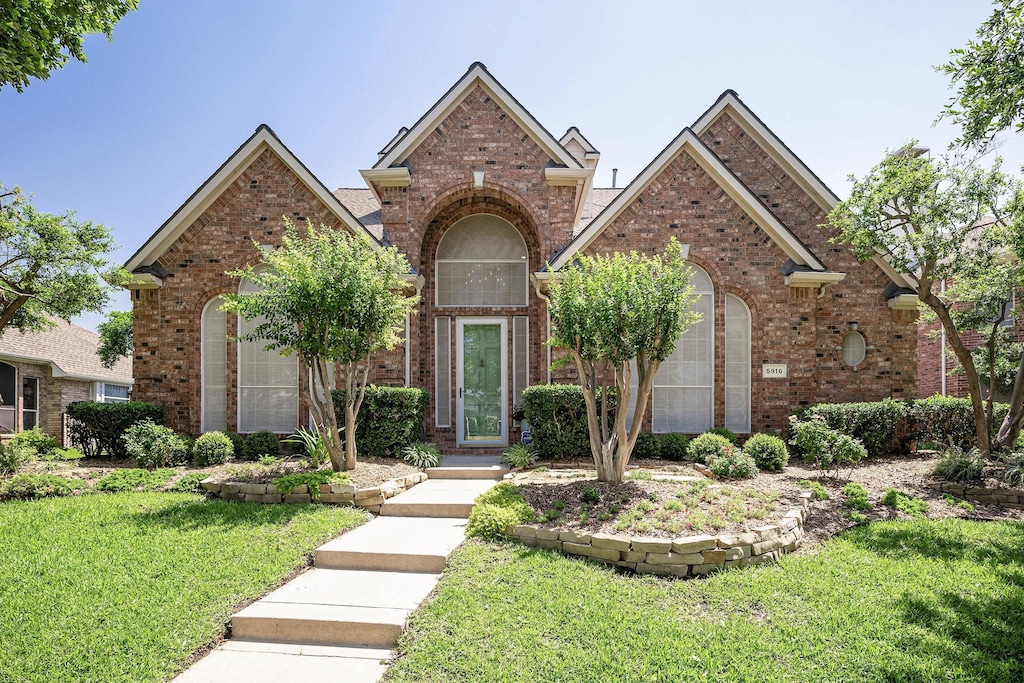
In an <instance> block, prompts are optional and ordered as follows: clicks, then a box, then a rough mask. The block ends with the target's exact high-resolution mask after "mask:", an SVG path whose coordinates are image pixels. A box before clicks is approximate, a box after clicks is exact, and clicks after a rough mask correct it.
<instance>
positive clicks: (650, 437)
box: [630, 432, 661, 460]
mask: <svg viewBox="0 0 1024 683" xmlns="http://www.w3.org/2000/svg"><path fill="white" fill-rule="evenodd" d="M660 455H661V448H660V447H659V444H658V436H657V435H656V434H651V433H650V432H640V433H639V434H637V435H636V442H635V443H634V444H633V452H632V453H631V454H630V457H633V458H643V459H645V460H650V459H652V458H657V457H659V456H660Z"/></svg>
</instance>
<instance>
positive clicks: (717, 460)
mask: <svg viewBox="0 0 1024 683" xmlns="http://www.w3.org/2000/svg"><path fill="white" fill-rule="evenodd" d="M707 465H708V467H709V468H710V469H711V471H712V472H714V473H715V474H717V475H718V476H720V477H729V478H730V479H750V478H752V477H756V476H757V464H756V463H755V462H754V459H753V458H752V457H750V456H749V455H747V454H746V453H744V452H743V451H741V450H740V449H738V448H736V447H735V446H727V447H726V448H725V451H724V452H723V453H721V454H716V453H713V454H711V455H709V456H708V457H707Z"/></svg>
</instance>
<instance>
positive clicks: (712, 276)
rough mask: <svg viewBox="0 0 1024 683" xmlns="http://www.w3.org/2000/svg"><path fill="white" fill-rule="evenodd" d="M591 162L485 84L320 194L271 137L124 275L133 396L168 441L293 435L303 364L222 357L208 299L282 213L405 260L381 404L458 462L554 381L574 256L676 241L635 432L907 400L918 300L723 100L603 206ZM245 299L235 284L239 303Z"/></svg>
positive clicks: (220, 319)
mask: <svg viewBox="0 0 1024 683" xmlns="http://www.w3.org/2000/svg"><path fill="white" fill-rule="evenodd" d="M599 160H600V154H599V152H598V151H597V149H596V148H595V147H594V146H593V145H592V144H591V143H590V141H588V140H587V138H585V137H584V136H583V135H582V134H581V133H580V132H579V131H578V130H577V129H576V128H570V129H569V130H568V131H567V132H566V134H565V135H563V136H562V137H561V138H557V139H556V138H555V137H554V136H552V135H551V134H550V133H549V132H548V131H547V130H546V129H545V128H544V127H543V126H542V125H541V124H540V123H539V122H537V121H536V120H535V119H534V118H533V117H532V115H530V113H529V112H528V111H526V110H525V109H524V108H523V107H522V105H521V104H520V103H519V102H518V101H517V100H516V99H515V98H513V97H512V96H511V95H510V94H509V93H508V92H507V91H506V90H505V89H504V88H503V87H502V86H501V84H500V83H498V82H497V81H496V80H495V79H494V77H493V76H492V75H491V74H490V73H489V72H488V71H487V70H486V68H484V67H483V66H482V65H480V64H474V65H473V66H472V67H470V69H469V71H468V72H467V73H466V74H465V76H464V77H463V78H462V79H460V80H459V81H458V82H457V83H456V84H455V85H453V86H452V88H451V89H450V90H449V91H448V92H447V93H446V94H445V95H444V96H443V97H442V98H441V99H440V100H439V101H438V102H437V103H436V104H435V105H434V106H433V107H431V109H430V110H429V111H427V113H426V114H424V115H423V116H422V117H421V118H420V119H419V120H418V121H417V123H416V124H415V125H413V126H412V127H411V128H409V129H405V128H403V129H402V130H400V131H399V134H398V135H396V136H395V138H394V139H393V140H392V141H390V142H389V143H388V144H387V145H386V146H385V147H384V149H382V150H381V152H380V154H379V155H378V160H377V162H376V164H374V165H373V166H372V167H371V168H368V169H365V170H364V171H362V175H363V178H364V180H365V181H366V184H367V188H366V189H344V188H343V189H339V190H336V191H335V192H333V193H331V192H329V191H327V190H326V188H325V187H324V186H323V184H322V183H320V182H319V181H318V180H317V179H316V178H315V177H314V176H313V175H312V174H311V173H310V172H309V171H308V169H306V168H305V166H303V165H302V164H301V162H299V161H298V160H297V159H296V158H295V157H294V156H293V155H292V154H291V153H290V152H289V151H288V149H287V148H286V147H285V146H284V145H283V144H282V143H281V142H280V140H279V139H278V138H277V137H276V136H275V135H274V134H273V133H272V132H271V131H270V130H269V128H266V127H265V126H262V127H261V128H260V129H258V130H257V132H256V133H255V134H254V135H253V136H252V137H251V138H250V139H249V140H248V141H247V142H246V143H245V144H243V146H242V147H241V148H239V150H238V151H237V152H236V153H235V154H234V155H232V157H231V158H229V159H228V161H227V162H225V165H224V166H222V167H221V169H219V170H218V171H217V172H216V173H215V174H214V175H213V176H212V177H211V178H210V180H209V181H207V183H205V184H204V185H203V186H202V187H201V188H200V189H199V190H197V192H196V193H195V194H194V195H193V196H192V197H191V198H190V199H189V200H188V201H186V203H185V204H184V205H183V206H182V207H181V209H179V210H178V212H176V213H175V215H174V216H172V217H171V218H170V219H169V220H168V222H167V223H165V224H164V226H162V227H161V228H160V229H159V230H158V231H157V232H156V233H155V234H154V235H153V237H152V238H151V239H150V240H149V241H148V242H147V243H146V244H145V245H144V246H143V247H142V248H141V249H140V250H139V252H137V253H136V254H135V256H133V257H132V259H131V260H130V261H129V263H128V264H127V265H128V268H129V270H131V271H132V272H133V273H135V276H136V283H135V285H133V294H132V298H133V302H134V309H135V321H136V322H135V325H136V327H135V379H136V389H135V396H136V397H137V398H140V399H142V400H149V401H154V402H156V403H160V404H162V405H163V406H164V407H165V409H166V413H167V419H168V424H169V425H170V426H172V427H174V428H176V429H179V430H182V431H186V432H190V433H198V432H200V431H209V430H212V429H231V430H236V431H243V432H245V431H255V430H256V429H271V430H273V431H275V432H279V433H286V432H290V431H291V430H293V429H294V428H295V427H296V426H298V425H299V424H306V423H307V422H308V416H307V415H306V414H305V410H304V408H303V405H302V401H301V392H302V391H303V390H304V385H305V383H306V381H307V377H306V373H305V372H304V371H301V370H300V368H299V367H298V366H297V362H296V361H295V359H294V358H291V359H286V358H281V357H278V356H276V355H275V354H268V353H266V352H264V351H262V350H261V349H260V348H259V347H258V345H253V344H244V343H242V344H236V343H235V342H233V341H232V340H231V339H232V336H233V335H235V334H236V333H237V331H238V324H239V322H238V321H237V319H235V317H234V316H225V315H224V314H223V313H221V312H220V311H219V308H218V305H217V302H218V297H219V295H221V294H223V293H224V292H229V291H236V288H237V287H238V286H239V284H238V282H237V281H235V280H232V279H231V278H228V277H227V276H226V275H225V274H224V273H225V271H228V270H234V269H236V268H239V267H240V266H242V265H245V264H246V263H250V262H253V261H254V259H255V257H256V253H255V251H254V250H253V249H252V246H251V245H252V240H253V239H255V240H257V241H258V242H259V243H261V244H268V245H274V244H278V243H279V241H280V238H281V234H282V232H283V229H282V220H281V217H282V216H286V217H289V218H291V219H293V220H297V221H304V220H305V219H306V218H309V219H310V220H312V221H314V223H323V224H324V225H327V226H329V227H332V228H335V229H344V230H350V231H353V232H355V233H359V234H364V235H366V236H367V238H368V239H370V240H372V241H373V242H374V243H375V244H378V245H379V244H389V245H394V246H395V247H397V248H398V249H399V250H400V251H402V252H403V253H404V254H405V255H406V256H407V258H408V260H409V262H410V264H411V266H412V268H413V270H414V274H413V275H414V276H415V282H416V286H417V290H418V292H419V294H420V303H419V305H418V307H417V310H416V314H415V315H413V316H410V319H409V321H408V323H407V334H406V340H407V341H406V344H405V345H404V346H402V347H399V348H398V349H396V351H395V352H393V353H389V354H384V355H382V356H380V357H378V358H375V359H374V361H373V363H372V365H371V379H372V381H374V382H376V383H378V384H392V385H402V384H406V385H411V386H417V387H422V388H425V389H428V390H429V391H430V392H431V402H430V407H429V409H428V413H427V420H426V430H427V437H428V439H430V440H431V441H433V442H435V443H437V444H438V445H440V446H442V447H444V448H446V449H448V450H449V451H452V450H457V449H466V450H471V449H474V448H490V449H494V448H498V447H500V446H502V445H504V444H506V443H508V442H509V441H512V440H516V439H518V437H519V431H518V430H519V428H520V425H519V424H517V423H515V422H514V421H513V420H512V418H511V415H512V412H513V407H514V406H515V405H516V404H517V403H518V402H519V401H520V400H521V398H520V397H521V394H522V390H523V389H524V388H525V387H526V386H529V385H531V384H537V383H544V382H548V381H556V382H557V381H571V380H572V378H573V372H572V369H571V368H569V367H565V366H563V367H562V368H560V369H559V370H552V369H551V360H552V350H551V349H550V348H549V347H547V346H546V345H545V344H544V341H545V340H546V339H547V338H548V336H549V334H548V332H549V330H548V318H547V308H546V298H545V295H546V291H547V285H548V283H549V282H550V279H551V278H552V277H557V274H558V270H559V269H561V268H563V267H566V266H567V265H569V264H571V262H572V260H573V258H575V257H576V256H577V255H581V254H596V253H611V252H614V251H628V250H637V251H640V252H643V253H648V254H651V253H658V252H660V251H661V250H663V249H664V247H665V245H666V244H667V243H668V241H669V239H670V238H672V237H675V238H676V239H677V240H678V241H679V242H680V243H682V244H683V245H684V250H685V252H686V254H687V259H688V261H689V262H690V265H691V266H692V268H693V271H694V275H693V282H694V284H695V285H696V287H697V290H698V291H699V292H701V294H702V296H701V299H700V301H699V302H698V304H697V307H698V309H699V310H700V311H701V313H702V314H703V316H704V319H703V322H701V323H700V324H699V325H697V326H696V327H695V328H693V329H691V330H689V331H687V332H686V333H685V334H684V335H683V337H682V338H681V339H680V342H679V344H678V348H677V350H676V353H675V354H674V355H673V357H672V358H671V359H669V361H667V362H666V363H665V364H664V366H663V367H662V369H661V371H660V372H659V375H658V378H657V380H656V383H655V390H654V395H653V397H652V405H651V410H650V411H648V415H649V417H648V418H647V420H648V424H647V425H646V427H648V428H649V429H652V430H653V431H656V432H668V431H678V432H687V433H698V432H702V431H704V430H706V429H708V428H710V427H713V426H726V427H729V428H730V429H733V430H734V431H736V432H739V433H750V432H756V431H765V430H781V429H784V427H785V424H786V418H787V415H788V413H789V411H790V410H792V409H793V408H795V407H798V406H800V405H807V404H812V403H816V402H820V401H845V400H868V399H878V398H882V397H885V396H895V397H911V396H912V395H913V394H914V383H915V352H916V334H915V329H916V327H915V320H916V304H915V297H914V296H913V295H912V293H911V289H910V286H909V283H908V282H907V281H906V280H905V279H903V278H902V277H901V276H900V275H899V274H898V273H896V272H894V271H893V270H892V269H891V268H890V267H889V266H888V264H886V263H885V262H884V261H882V260H881V259H876V260H875V261H871V262H868V263H866V264H860V263H858V262H857V261H856V259H855V258H854V257H853V255H852V254H851V253H850V251H849V250H848V249H845V248H843V247H840V246H836V245H832V244H830V243H829V237H830V236H831V234H830V232H829V231H827V230H824V229H821V228H819V227H817V226H818V225H819V224H820V223H823V222H824V221H825V216H826V215H827V213H828V210H829V209H830V208H831V206H833V205H834V204H835V202H836V198H835V196H834V195H833V194H832V193H831V192H830V191H829V190H828V189H827V188H826V187H825V186H824V185H823V184H822V183H821V181H820V180H818V179H817V177H816V176H814V175H813V173H811V172H810V171H809V170H808V169H807V168H806V167H805V166H804V165H803V163H802V162H801V161H800V160H799V159H798V158H797V157H796V156H795V155H794V154H793V153H792V152H791V151H790V150H789V149H788V148H787V147H786V146H785V145H784V144H782V142H781V141H780V140H778V138H776V137H775V135H774V133H772V132H771V130H770V129H768V128H767V127H766V126H765V125H764V124H763V123H762V122H761V121H760V120H759V119H758V118H757V117H756V116H755V115H754V114H753V113H752V112H750V110H749V109H748V108H747V107H746V106H745V105H744V103H743V102H742V101H741V100H740V99H739V98H738V97H737V96H736V95H735V93H732V92H731V91H727V92H726V93H725V94H723V95H722V97H721V98H719V100H718V101H717V102H716V103H715V104H714V105H713V106H712V107H711V108H710V109H709V110H708V111H707V112H705V113H704V114H703V115H702V116H701V117H700V118H699V119H698V120H697V121H696V122H695V123H694V124H693V125H692V126H690V127H688V128H685V129H684V130H683V131H682V132H681V133H680V134H679V135H678V136H677V137H676V138H675V139H674V140H673V141H671V142H670V143H669V145H668V146H667V147H666V148H665V149H664V150H663V151H662V152H661V153H660V154H659V155H658V156H657V157H656V158H655V159H654V160H653V161H652V162H651V164H650V165H649V166H648V167H647V168H646V169H645V170H644V171H643V172H642V173H641V174H640V175H639V176H637V178H635V179H634V180H633V181H632V182H631V183H630V184H629V185H628V186H626V187H625V188H623V189H617V188H594V187H593V176H594V170H595V168H596V167H597V164H598V162H599ZM243 286H245V285H244V284H243Z"/></svg>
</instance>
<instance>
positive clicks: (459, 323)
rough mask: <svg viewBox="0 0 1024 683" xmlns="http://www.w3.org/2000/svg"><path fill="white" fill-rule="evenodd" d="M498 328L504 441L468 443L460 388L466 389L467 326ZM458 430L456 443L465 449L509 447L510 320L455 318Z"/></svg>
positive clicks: (456, 413)
mask: <svg viewBox="0 0 1024 683" xmlns="http://www.w3.org/2000/svg"><path fill="white" fill-rule="evenodd" d="M467 324H468V325H498V326H499V327H500V329H501V439H500V440H494V441H480V440H476V439H474V440H473V441H466V427H465V406H464V404H463V397H461V396H459V395H458V393H462V392H461V389H462V388H463V387H464V386H465V377H464V368H463V363H464V359H463V353H464V349H463V344H464V343H465V328H466V325H467ZM455 340H456V343H455V387H454V390H453V393H455V392H458V393H456V394H455V428H456V444H457V445H458V446H460V447H464V446H505V445H507V444H508V421H509V410H508V388H509V387H508V380H509V378H508V318H486V317H484V318H476V317H468V318H456V319H455Z"/></svg>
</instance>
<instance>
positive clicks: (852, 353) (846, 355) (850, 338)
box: [843, 332, 867, 368]
mask: <svg viewBox="0 0 1024 683" xmlns="http://www.w3.org/2000/svg"><path fill="white" fill-rule="evenodd" d="M866 355H867V345H866V344H865V343H864V336H863V335H861V333H860V332H848V333H847V334H846V336H844V337H843V362H844V363H846V364H847V365H849V366H850V367H852V368H855V367H857V366H858V365H860V364H861V363H863V362H864V357H865V356H866Z"/></svg>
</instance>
